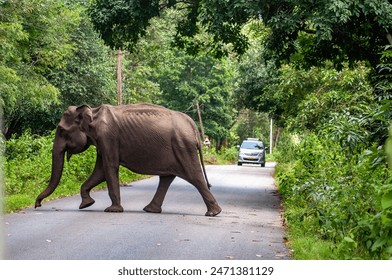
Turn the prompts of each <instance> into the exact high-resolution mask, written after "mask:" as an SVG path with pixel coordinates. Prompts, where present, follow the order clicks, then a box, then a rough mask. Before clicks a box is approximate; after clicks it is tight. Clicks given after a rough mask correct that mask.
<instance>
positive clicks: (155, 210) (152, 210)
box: [143, 203, 162, 213]
mask: <svg viewBox="0 0 392 280" xmlns="http://www.w3.org/2000/svg"><path fill="white" fill-rule="evenodd" d="M143 210H144V211H146V212H150V213H161V212H162V208H161V207H156V206H155V207H154V206H152V205H151V203H150V204H148V205H147V206H146V207H144V208H143Z"/></svg>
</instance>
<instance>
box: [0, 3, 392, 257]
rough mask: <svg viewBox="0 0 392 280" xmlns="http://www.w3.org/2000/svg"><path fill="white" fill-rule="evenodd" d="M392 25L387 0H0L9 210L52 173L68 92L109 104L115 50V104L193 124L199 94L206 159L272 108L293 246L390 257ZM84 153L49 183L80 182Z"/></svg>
mask: <svg viewBox="0 0 392 280" xmlns="http://www.w3.org/2000/svg"><path fill="white" fill-rule="evenodd" d="M391 33H392V4H391V3H390V1H388V0H332V1H331V0H321V1H314V0H290V1H280V0H269V1H264V0H252V1H244V0H211V1H201V0H188V1H180V0H144V1H143V0H57V1H50V0H0V114H1V115H2V127H1V131H2V135H3V136H4V137H3V138H2V140H1V148H2V150H3V156H2V161H1V165H2V169H3V170H4V185H5V210H6V211H15V210H17V209H19V208H20V207H23V206H27V205H31V204H32V203H33V200H34V199H35V196H36V194H37V192H38V193H39V191H40V190H42V188H43V186H44V185H45V184H46V182H47V181H48V178H49V176H50V173H49V171H48V170H49V167H50V161H51V157H50V151H51V142H52V141H53V131H54V129H55V128H56V125H57V123H58V121H59V118H60V116H61V114H62V113H63V111H64V110H65V109H66V108H67V107H68V106H70V105H80V104H88V105H90V106H93V107H95V106H99V105H101V104H103V103H108V104H113V105H115V104H117V102H118V100H117V91H116V90H117V75H116V61H117V58H118V56H119V54H120V53H121V59H122V68H121V69H122V103H123V104H127V103H136V102H151V103H155V104H160V105H163V106H166V107H168V108H171V109H175V110H178V111H182V112H185V113H187V114H188V115H190V116H191V117H192V118H193V119H194V120H195V122H196V123H197V124H198V125H199V124H200V122H199V121H200V120H199V117H198V112H197V107H198V106H199V109H200V115H201V117H202V121H203V127H204V132H205V134H206V135H208V136H209V137H210V139H211V140H213V143H214V144H215V146H214V149H213V150H212V151H210V153H214V154H215V155H216V156H217V157H219V156H223V157H225V158H226V159H228V160H230V159H235V154H236V149H235V146H236V145H237V144H238V143H239V142H240V140H241V139H244V138H246V137H260V138H261V139H263V140H264V141H265V142H266V143H269V131H268V129H269V119H273V120H274V124H275V127H274V130H275V134H274V136H275V137H274V144H273V145H274V153H273V154H272V155H269V157H270V159H271V160H276V161H277V162H278V165H277V167H276V174H275V175H276V182H277V185H278V189H279V191H280V193H281V195H282V203H283V207H284V221H285V223H286V225H287V227H288V233H287V238H288V241H289V246H290V247H291V248H292V250H293V258H297V259H358V258H363V259H389V258H391V257H392V238H391V236H392V179H391V178H392V177H391V171H390V168H389V166H391V164H392V159H389V163H388V155H389V154H392V141H391V140H388V133H389V132H388V128H389V126H390V120H391V116H392V103H391V99H392V35H391ZM277 136H279V137H277ZM391 139H392V138H391ZM93 158H94V150H91V149H89V150H88V151H87V152H86V153H85V155H81V156H78V157H75V158H73V159H72V160H71V161H70V162H69V163H67V165H66V167H65V173H67V176H64V177H69V178H73V179H65V178H63V181H62V185H63V186H64V187H63V189H61V188H59V195H65V194H67V193H68V192H67V191H66V190H67V189H71V192H77V191H78V188H79V184H80V181H81V180H83V179H84V178H86V177H87V176H88V174H89V172H91V168H92V166H91V165H92V164H93V162H94V159H93ZM391 158H392V156H391ZM122 176H123V177H122V178H123V181H127V180H131V179H132V178H134V176H137V175H135V174H132V173H129V172H128V173H127V171H124V170H122ZM62 192H64V193H62Z"/></svg>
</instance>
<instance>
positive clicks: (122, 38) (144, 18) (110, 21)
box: [89, 0, 159, 50]
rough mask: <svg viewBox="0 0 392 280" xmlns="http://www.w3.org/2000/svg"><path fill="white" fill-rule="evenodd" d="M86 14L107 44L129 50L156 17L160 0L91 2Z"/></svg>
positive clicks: (100, 0) (95, 0)
mask: <svg viewBox="0 0 392 280" xmlns="http://www.w3.org/2000/svg"><path fill="white" fill-rule="evenodd" d="M89 13H90V16H91V19H92V22H93V24H94V25H95V27H96V28H97V29H98V30H99V31H100V33H101V36H102V38H103V39H104V41H105V43H106V44H107V45H109V46H110V47H112V48H114V49H126V48H127V49H129V50H132V49H133V47H134V44H135V43H136V42H137V40H138V39H139V38H140V36H142V35H144V34H145V30H146V28H147V26H148V23H149V20H150V19H151V18H152V17H154V16H158V15H159V0H148V1H147V0H131V1H129V0H112V1H106V0H94V1H92V4H91V6H90V8H89Z"/></svg>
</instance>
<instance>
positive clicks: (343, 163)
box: [276, 133, 392, 259]
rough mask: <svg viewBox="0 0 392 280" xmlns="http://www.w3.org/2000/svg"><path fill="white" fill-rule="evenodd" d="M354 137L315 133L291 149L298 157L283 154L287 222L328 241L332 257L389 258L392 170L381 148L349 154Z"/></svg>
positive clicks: (281, 180)
mask: <svg viewBox="0 0 392 280" xmlns="http://www.w3.org/2000/svg"><path fill="white" fill-rule="evenodd" d="M333 135H334V136H336V134H333ZM345 135H347V134H345ZM345 139H347V138H345ZM348 140H350V141H354V140H353V139H348ZM350 141H346V142H345V141H336V139H334V137H326V135H325V134H323V135H316V134H314V133H311V134H309V135H307V136H306V137H305V138H304V139H303V140H302V141H301V143H300V144H299V145H294V146H293V147H292V151H293V152H294V154H295V155H294V156H293V158H294V159H293V158H290V159H288V160H286V161H285V160H284V158H280V160H281V161H280V162H279V165H278V166H277V169H276V176H277V183H278V185H279V189H280V191H281V193H282V196H283V200H284V204H285V210H286V211H285V216H284V217H285V221H286V222H287V224H288V225H289V227H290V226H291V227H294V228H297V229H298V228H300V229H301V230H300V232H301V233H300V234H299V236H301V235H302V236H304V235H307V236H311V237H312V238H314V237H315V236H318V238H319V239H320V240H325V241H328V242H330V244H331V245H330V248H331V253H330V256H331V258H344V259H353V258H366V259H387V258H390V257H392V254H391V246H392V238H391V236H392V223H391V221H392V216H391V213H392V211H391V209H392V202H391V201H392V191H391V186H392V184H391V183H392V182H391V179H390V178H391V177H390V175H391V174H390V171H389V170H388V168H387V166H386V165H385V164H383V163H382V162H383V159H384V157H385V156H384V152H383V150H382V149H380V148H379V147H377V146H372V147H370V148H369V149H362V152H361V153H353V154H349V152H348V151H350V150H352V147H354V146H352V143H351V142H350ZM359 146H360V145H359V144H356V145H355V147H356V148H355V149H357V148H358V147H359ZM357 151H358V150H356V152H357ZM300 244H302V243H300ZM294 251H296V250H294Z"/></svg>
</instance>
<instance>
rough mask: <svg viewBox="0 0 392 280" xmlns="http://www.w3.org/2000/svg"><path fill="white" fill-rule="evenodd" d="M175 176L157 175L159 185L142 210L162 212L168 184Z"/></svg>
mask: <svg viewBox="0 0 392 280" xmlns="http://www.w3.org/2000/svg"><path fill="white" fill-rule="evenodd" d="M175 178H176V176H174V175H169V176H160V177H159V185H158V189H157V191H156V193H155V195H154V197H153V199H152V200H151V202H150V203H149V204H148V205H147V206H146V207H144V209H143V210H144V211H146V212H152V213H161V212H162V203H163V200H164V199H165V196H166V193H167V190H168V189H169V186H170V184H171V183H172V182H173V180H174V179H175Z"/></svg>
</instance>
